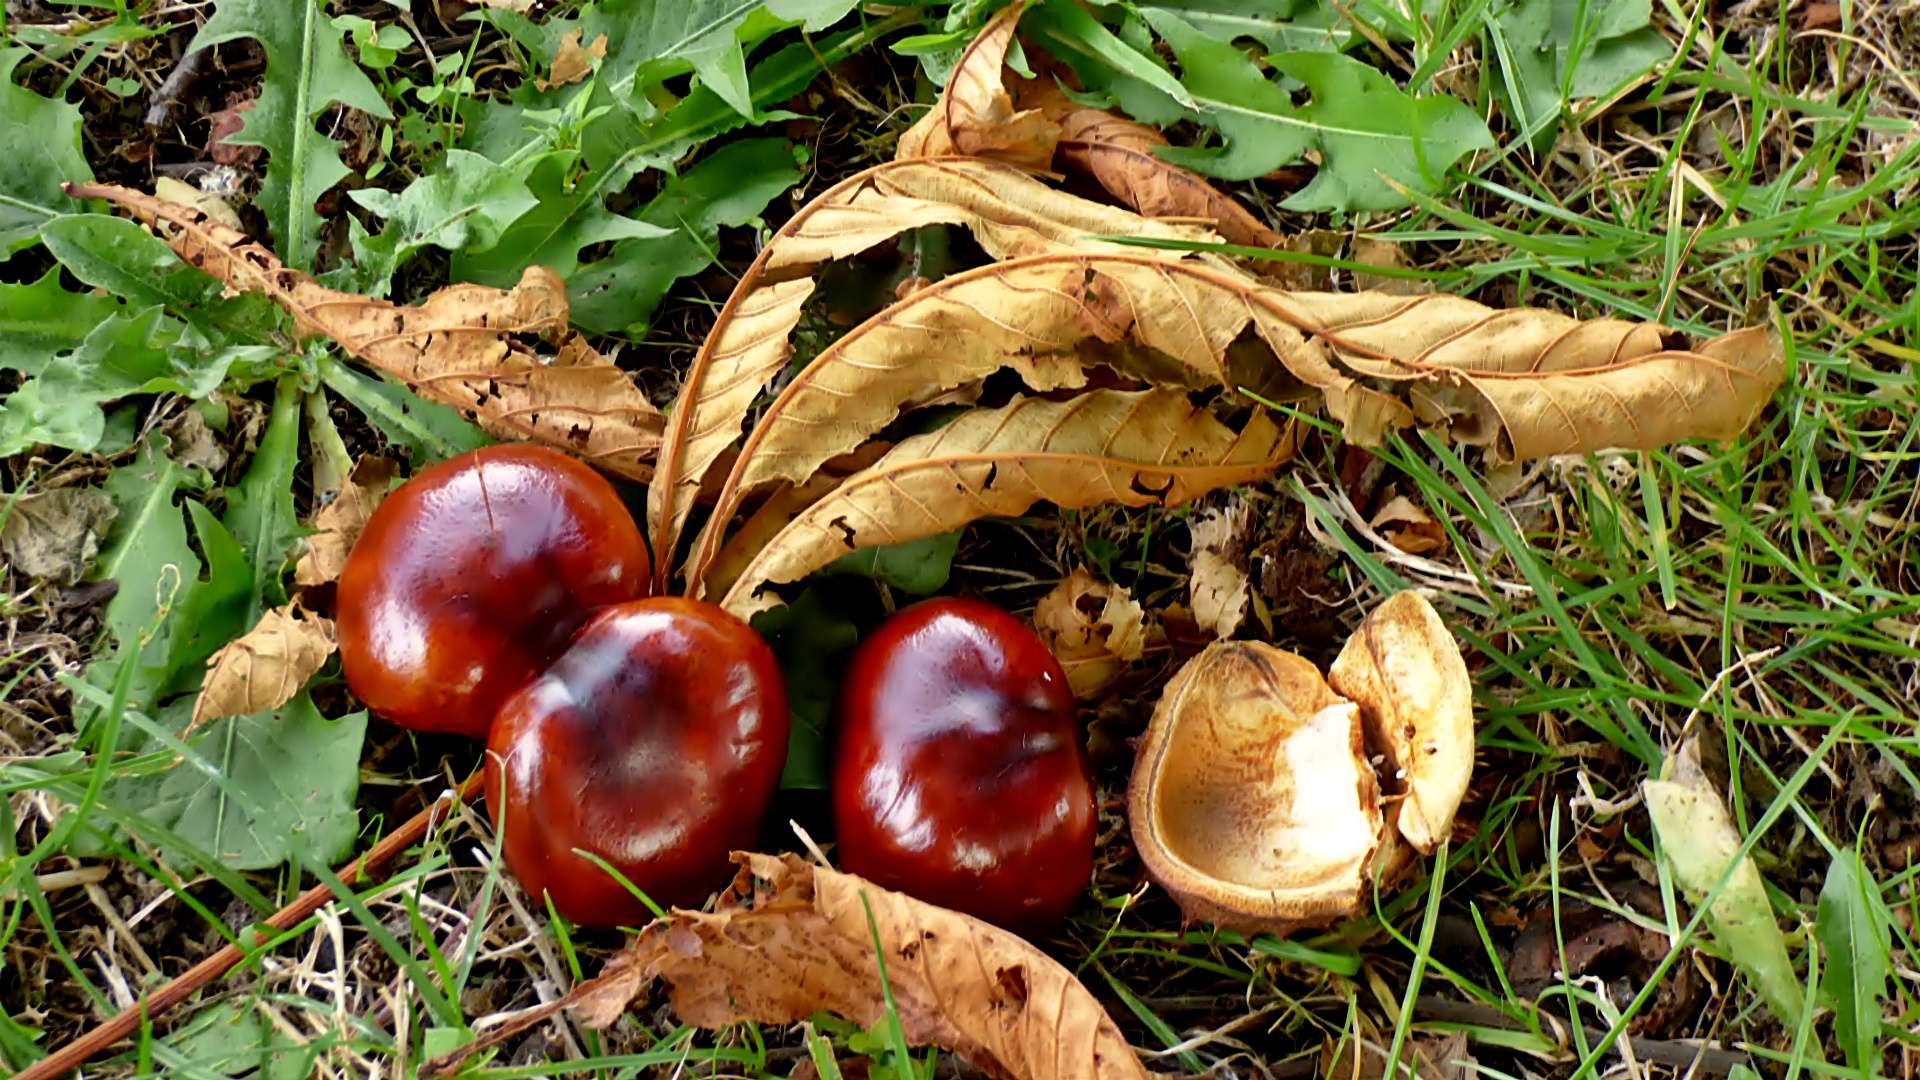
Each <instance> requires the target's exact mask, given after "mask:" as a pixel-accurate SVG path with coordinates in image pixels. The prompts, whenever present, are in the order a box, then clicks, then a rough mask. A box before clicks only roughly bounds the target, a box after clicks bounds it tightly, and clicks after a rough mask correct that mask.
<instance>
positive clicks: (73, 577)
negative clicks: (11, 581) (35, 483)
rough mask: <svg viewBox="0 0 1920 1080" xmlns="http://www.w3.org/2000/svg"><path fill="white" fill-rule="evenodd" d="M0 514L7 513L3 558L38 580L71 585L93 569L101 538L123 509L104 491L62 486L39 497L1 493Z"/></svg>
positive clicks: (0, 542) (0, 535)
mask: <svg viewBox="0 0 1920 1080" xmlns="http://www.w3.org/2000/svg"><path fill="white" fill-rule="evenodd" d="M9 502H11V503H12V505H11V507H9V506H8V503H9ZM0 513H4V514H5V515H6V523H5V524H4V525H0V555H4V556H6V560H7V565H8V566H9V567H11V568H12V569H13V571H14V572H15V573H18V574H22V575H25V576H26V577H29V578H33V579H35V580H38V581H50V582H53V583H55V584H57V585H72V584H74V583H76V582H78V581H79V580H80V579H81V578H83V577H85V576H86V574H87V571H88V570H91V569H92V568H93V561H94V559H96V558H98V557H99V555H100V538H101V537H102V536H104V535H106V531H107V526H109V525H111V524H112V523H113V519H114V518H115V517H116V516H117V515H118V514H119V513H120V511H119V510H118V509H116V508H115V507H114V505H113V500H112V499H111V498H109V497H108V496H107V494H106V493H105V492H103V491H95V490H93V489H92V488H73V487H63V488H53V489H52V490H50V491H42V492H40V493H38V494H35V495H6V494H0Z"/></svg>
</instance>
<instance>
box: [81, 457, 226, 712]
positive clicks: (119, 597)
mask: <svg viewBox="0 0 1920 1080" xmlns="http://www.w3.org/2000/svg"><path fill="white" fill-rule="evenodd" d="M162 442H163V440H162V439H161V437H160V436H158V435H154V436H152V437H150V438H149V439H148V441H147V443H146V444H145V445H144V446H142V447H141V448H140V450H139V452H138V454H137V455H136V457H135V459H134V461H133V463H132V464H130V465H122V466H120V467H119V468H116V469H114V470H113V471H112V472H110V473H108V474H107V479H106V482H105V483H104V484H103V485H102V487H103V489H104V490H105V491H106V493H107V495H108V496H109V497H110V498H112V499H113V505H114V507H115V509H116V510H118V511H119V513H118V514H117V516H115V518H114V521H113V528H112V530H111V531H109V532H108V534H107V545H106V549H105V550H104V551H102V552H101V553H100V559H99V561H98V562H96V563H94V566H93V575H92V577H93V579H94V580H95V581H112V582H114V583H115V584H117V585H118V586H119V589H118V591H116V592H115V593H114V594H113V599H112V600H109V601H108V602H107V610H106V618H105V621H106V625H107V632H108V634H109V635H110V636H111V638H112V639H113V641H114V642H115V643H116V646H115V648H114V649H113V651H112V654H111V655H110V656H102V657H101V658H100V659H97V660H95V661H94V662H93V663H92V664H89V665H88V666H87V670H86V673H85V675H84V678H85V679H86V681H87V682H89V683H92V684H93V685H95V686H103V687H104V686H107V685H109V684H111V683H112V681H113V678H114V675H115V674H116V673H117V672H118V670H119V665H120V661H121V659H122V658H123V657H125V656H127V655H128V650H129V649H131V648H132V647H133V645H134V643H135V642H137V641H139V635H140V634H141V632H143V631H144V630H145V629H146V628H147V627H148V626H150V625H152V624H153V621H154V618H155V616H156V615H158V614H159V611H160V607H161V604H162V603H163V602H167V603H171V604H172V605H173V607H174V608H175V610H178V609H179V608H180V607H182V606H184V605H186V604H189V603H191V602H192V599H193V593H194V591H195V590H196V589H198V588H199V585H200V559H199V557H198V556H196V555H195V554H194V553H193V548H192V547H191V546H189V545H188V543H187V526H186V520H185V519H184V518H183V517H182V516H181V512H180V508H179V507H178V506H175V505H174V503H173V497H174V494H175V493H176V492H177V491H179V489H180V481H181V479H182V477H183V472H182V470H181V469H180V467H179V466H178V465H175V464H174V463H173V460H172V459H171V458H169V457H167V455H166V454H165V453H164V452H163V451H162V450H161V449H160V446H161V443H162ZM169 568H170V569H169ZM175 629H176V627H175V625H174V624H173V622H172V621H171V620H169V621H168V622H167V623H165V624H163V625H162V626H161V630H160V633H159V634H158V635H156V636H155V637H154V639H153V640H152V641H149V642H148V643H147V647H146V649H144V650H143V651H142V652H141V653H140V658H139V663H140V670H139V671H138V672H136V673H135V675H134V680H133V694H132V697H131V698H130V699H129V701H130V702H131V705H130V707H131V708H135V709H141V710H146V709H151V708H152V707H153V705H154V702H155V698H156V696H157V695H158V693H159V691H160V689H161V688H162V687H164V686H165V685H166V684H167V682H168V681H169V680H170V678H171V676H172V675H173V669H172V667H171V664H170V662H169V661H170V659H171V657H172V655H173V647H172V640H171V637H172V634H173V632H174V630H175Z"/></svg>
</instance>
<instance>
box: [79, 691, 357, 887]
mask: <svg viewBox="0 0 1920 1080" xmlns="http://www.w3.org/2000/svg"><path fill="white" fill-rule="evenodd" d="M192 715H193V699H192V698H185V699H182V700H181V701H179V702H176V703H175V704H172V705H169V706H168V707H167V708H165V709H163V710H161V712H160V715H159V716H158V717H155V718H153V719H147V718H146V717H145V716H144V715H139V714H134V715H130V716H129V717H128V719H129V720H130V721H132V722H133V726H135V727H136V728H137V729H139V730H141V731H143V732H145V733H146V735H147V741H146V742H145V743H142V744H140V745H139V746H138V747H136V750H137V751H138V752H142V753H144V752H151V751H155V750H160V749H171V750H173V751H174V752H175V753H177V754H181V755H182V757H183V758H184V760H181V761H179V762H178V763H176V764H174V765H173V766H172V767H170V768H168V769H165V770H164V771H161V772H157V773H152V774H148V775H141V776H128V777H123V778H120V779H117V780H114V781H113V782H111V783H110V784H108V785H107V792H106V797H107V798H110V799H112V800H113V801H115V802H118V803H120V804H122V805H125V806H137V807H141V808H142V810H143V813H142V818H143V820H145V821H147V822H150V823H152V824H155V825H159V826H162V827H164V828H167V829H170V830H172V831H173V832H174V833H175V834H176V835H178V836H179V837H180V838H181V839H183V840H185V841H187V842H188V843H190V844H192V845H193V846H194V847H196V848H199V849H201V850H204V851H207V852H210V853H211V854H213V855H214V856H215V857H217V858H218V859H220V861H221V862H223V863H225V864H226V865H227V866H229V867H232V868H234V869H236V870H258V869H264V868H266V867H270V866H278V865H280V864H282V863H284V862H286V861H287V860H288V859H289V858H291V857H292V856H294V855H295V854H296V853H299V854H304V855H306V856H307V857H309V858H311V859H313V860H314V861H316V862H322V863H331V862H337V861H339V860H340V859H341V858H344V857H345V856H346V855H347V854H348V853H349V852H351V851H352V850H353V839H354V837H355V836H356V835H357V834H358V833H359V813H358V811H356V810H355V809H354V804H353V803H354V796H355V794H356V793H357V792H358V791H359V787H360V749H361V744H362V743H363V742H364V741H365V739H366V733H367V714H366V713H365V712H364V711H362V712H356V713H352V714H350V715H347V716H344V717H341V718H340V719H339V720H328V719H327V718H326V717H324V716H322V715H320V710H319V709H316V708H315V707H314V705H313V701H312V699H311V698H309V697H308V696H307V694H306V693H305V692H304V691H303V692H301V693H300V694H298V695H297V696H295V697H294V698H293V700H291V701H289V702H287V703H286V704H285V705H283V706H281V707H280V708H278V709H270V710H267V711H265V712H258V713H254V714H252V715H251V716H230V717H227V718H225V719H222V720H216V721H214V722H213V723H210V724H208V725H206V726H205V727H203V728H201V729H200V730H198V731H196V732H194V733H193V734H192V736H191V737H190V738H189V739H188V740H187V741H185V742H184V743H183V742H182V741H181V737H182V736H183V735H184V734H185V733H186V730H187V724H188V723H189V721H190V720H191V718H192ZM143 721H144V722H143ZM166 736H170V738H169V737H166ZM183 751H186V753H183ZM162 855H163V856H167V857H168V861H169V862H174V861H176V859H175V858H174V857H173V853H171V852H166V851H163V852H162Z"/></svg>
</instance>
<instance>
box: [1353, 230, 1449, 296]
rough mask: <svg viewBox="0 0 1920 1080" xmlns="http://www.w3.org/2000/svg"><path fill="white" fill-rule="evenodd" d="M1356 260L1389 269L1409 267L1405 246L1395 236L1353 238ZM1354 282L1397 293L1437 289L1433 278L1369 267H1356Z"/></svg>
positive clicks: (1420, 292)
mask: <svg viewBox="0 0 1920 1080" xmlns="http://www.w3.org/2000/svg"><path fill="white" fill-rule="evenodd" d="M1353 261H1354V262H1357V263H1363V264H1365V265H1367V266H1378V267H1383V268H1385V269H1388V270H1405V269H1407V268H1408V265H1409V264H1408V262H1407V252H1406V249H1405V248H1403V247H1401V246H1400V245H1399V244H1397V243H1395V242H1393V241H1392V240H1375V239H1373V238H1372V237H1368V236H1363V237H1361V238H1360V239H1358V240H1355V241H1354V242H1353ZM1353 283H1354V285H1355V286H1356V287H1357V288H1361V289H1371V290H1373V291H1375V292H1383V293H1390V294H1392V295H1394V296H1422V295H1425V294H1426V293H1430V292H1432V291H1433V282H1431V281H1424V280H1422V279H1420V278H1405V277H1398V276H1394V275H1390V274H1370V273H1368V272H1367V271H1365V270H1356V271H1354V274H1353Z"/></svg>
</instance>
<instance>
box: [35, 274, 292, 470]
mask: <svg viewBox="0 0 1920 1080" xmlns="http://www.w3.org/2000/svg"><path fill="white" fill-rule="evenodd" d="M179 338H180V330H179V325H178V324H177V323H176V322H175V321H174V320H172V319H169V318H167V316H166V314H165V313H164V312H163V311H162V310H161V309H160V308H159V307H150V308H147V309H146V310H144V311H140V312H136V313H134V314H131V315H117V314H116V315H111V316H108V317H107V319H106V320H105V321H103V322H102V323H101V324H100V325H99V326H97V327H95V328H94V331H93V333H91V334H88V335H87V337H86V340H84V341H82V342H81V343H80V344H79V345H77V346H75V347H74V349H73V350H72V351H71V352H68V353H65V354H62V355H59V356H55V357H54V358H53V359H51V360H49V361H48V362H47V364H46V366H45V368H44V369H43V370H42V371H41V373H40V375H39V377H37V378H34V379H31V380H29V381H28V382H27V383H25V384H24V385H22V386H21V387H20V389H18V390H16V391H14V392H13V393H12V394H10V395H8V397H7V399H6V402H5V404H4V405H0V456H5V455H8V454H17V453H19V452H20V451H22V450H24V449H26V448H28V447H30V446H35V445H37V444H40V443H49V444H52V445H54V446H64V447H66V448H68V449H71V450H82V451H93V450H96V449H98V448H99V447H100V446H101V440H102V438H103V437H104V436H105V435H106V425H107V417H106V413H105V412H104V411H103V410H102V409H101V406H102V405H103V404H105V403H107V402H110V401H117V400H119V399H120V398H123V397H127V396H129V395H131V394H155V393H160V392H161V391H166V390H171V391H173V392H175V393H179V394H186V395H187V396H189V397H196V398H197V397H205V396H206V395H208V394H210V393H212V392H213V391H214V390H215V389H216V388H218V387H219V385H220V383H221V381H222V380H223V379H225V378H226V374H227V370H228V368H230V367H232V366H233V365H234V364H235V363H236V362H238V361H242V360H249V361H257V360H259V359H260V358H261V354H262V353H264V352H266V351H267V350H266V349H265V348H264V347H234V348H225V349H219V350H215V351H211V352H201V351H198V350H194V349H191V348H187V347H185V346H182V345H180V344H179Z"/></svg>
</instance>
